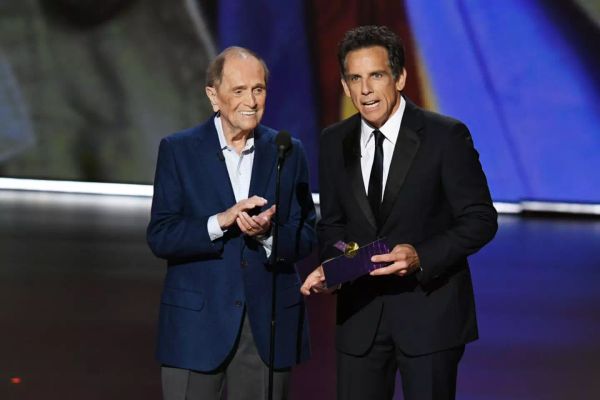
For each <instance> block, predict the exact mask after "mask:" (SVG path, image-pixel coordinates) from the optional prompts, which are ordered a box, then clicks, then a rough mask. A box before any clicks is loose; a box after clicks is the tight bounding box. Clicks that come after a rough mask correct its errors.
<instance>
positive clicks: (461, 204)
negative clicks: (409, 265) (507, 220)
mask: <svg viewBox="0 0 600 400" xmlns="http://www.w3.org/2000/svg"><path fill="white" fill-rule="evenodd" d="M442 151H443V154H442V161H441V181H442V186H443V193H444V195H445V197H446V199H447V201H448V202H449V204H450V207H451V210H452V215H453V222H452V224H451V225H450V227H449V228H448V229H447V230H446V231H444V232H441V233H440V234H438V235H435V236H433V237H431V238H428V239H426V240H425V241H423V242H421V243H417V244H415V248H416V250H417V253H418V255H419V259H420V261H421V266H422V268H423V271H422V272H421V273H420V275H419V277H418V278H419V280H420V282H421V283H422V284H427V283H428V282H429V281H430V280H431V279H433V278H436V277H437V276H439V275H441V274H443V273H444V272H445V271H446V269H447V268H448V267H452V266H455V265H456V264H457V263H460V262H461V260H463V259H465V258H466V257H467V256H468V255H470V254H473V253H475V252H476V251H477V250H479V249H480V248H481V247H483V246H484V245H485V244H486V243H488V242H489V241H490V240H491V239H492V238H493V237H494V235H495V234H496V231H497V229H498V223H497V213H496V210H495V209H494V206H493V203H492V199H491V196H490V192H489V189H488V185H487V180H486V178H485V175H484V173H483V169H482V168H481V164H480V163H479V154H478V153H477V151H476V150H475V148H474V146H473V140H472V138H471V135H470V133H469V131H468V129H467V127H466V126H465V125H464V124H462V123H459V124H456V125H454V126H453V127H452V129H451V132H450V135H449V137H448V140H447V143H446V144H445V146H444V148H443V150H442Z"/></svg>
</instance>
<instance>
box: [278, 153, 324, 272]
mask: <svg viewBox="0 0 600 400" xmlns="http://www.w3.org/2000/svg"><path fill="white" fill-rule="evenodd" d="M294 147H295V149H296V150H297V151H298V154H297V156H296V158H295V160H294V161H295V163H296V164H295V174H294V184H293V190H292V193H291V198H290V213H289V217H288V218H287V220H286V221H285V222H284V223H283V224H281V225H279V244H278V246H279V248H278V250H277V253H278V256H279V258H281V259H285V260H286V261H287V262H296V261H299V260H301V259H302V258H304V257H306V256H308V255H309V254H310V253H311V252H312V250H313V249H314V247H315V244H316V234H315V221H316V212H315V205H314V203H313V199H312V193H311V190H310V185H309V172H308V163H307V161H306V155H305V153H304V148H303V146H302V143H301V142H300V141H295V143H294ZM282 198H284V196H283V195H282Z"/></svg>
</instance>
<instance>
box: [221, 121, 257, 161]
mask: <svg viewBox="0 0 600 400" xmlns="http://www.w3.org/2000/svg"><path fill="white" fill-rule="evenodd" d="M214 122H215V128H216V129H217V136H218V137H219V146H220V148H221V150H230V151H233V149H231V148H230V147H229V146H228V145H227V139H225V133H224V132H223V122H222V121H221V117H220V116H219V114H217V115H216V116H215V120H214ZM252 150H254V131H253V132H252V133H251V134H250V136H248V137H247V138H246V145H245V146H244V149H243V150H242V153H248V152H250V151H252Z"/></svg>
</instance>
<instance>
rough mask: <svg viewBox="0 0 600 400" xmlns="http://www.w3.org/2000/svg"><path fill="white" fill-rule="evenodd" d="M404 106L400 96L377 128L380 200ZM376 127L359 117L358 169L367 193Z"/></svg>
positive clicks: (404, 103) (404, 101) (383, 191)
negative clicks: (380, 144) (380, 157)
mask: <svg viewBox="0 0 600 400" xmlns="http://www.w3.org/2000/svg"><path fill="white" fill-rule="evenodd" d="M405 108H406V100H404V98H403V97H400V106H399V107H398V109H397V110H396V111H395V112H394V113H393V114H392V115H390V117H389V118H388V120H387V121H386V122H385V123H384V124H383V125H382V126H381V128H379V131H380V132H381V133H382V134H383V137H384V140H383V185H382V186H381V200H382V201H383V194H384V193H385V184H386V182H387V178H388V174H389V172H390V164H391V163H392V156H393V155H394V147H395V146H396V140H398V133H399V132H400V125H401V124H402V116H403V115H404V109H405ZM375 129H376V128H374V127H372V126H371V125H370V124H369V123H368V122H367V121H365V120H364V119H361V123H360V155H361V159H360V169H361V171H362V176H363V183H364V185H365V193H369V178H370V177H371V168H373V157H374V156H375V135H373V131H374V130H375Z"/></svg>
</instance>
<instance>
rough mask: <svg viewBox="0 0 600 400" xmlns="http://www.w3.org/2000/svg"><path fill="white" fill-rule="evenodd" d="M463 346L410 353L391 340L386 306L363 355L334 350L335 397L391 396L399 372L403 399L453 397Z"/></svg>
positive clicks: (377, 399)
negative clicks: (369, 346) (336, 378)
mask: <svg viewBox="0 0 600 400" xmlns="http://www.w3.org/2000/svg"><path fill="white" fill-rule="evenodd" d="M464 350H465V346H464V345H463V346H459V347H455V348H452V349H448V350H444V351H439V352H436V353H431V354H425V355H419V356H410V355H407V354H405V353H403V352H402V351H401V350H400V348H399V346H398V344H397V343H394V340H393V338H392V335H391V334H390V332H389V329H387V324H386V317H385V310H384V312H383V315H382V317H381V321H380V323H379V327H378V330H377V335H376V337H375V341H374V343H373V346H372V347H371V349H370V350H369V352H368V353H367V354H365V355H364V356H360V357H359V356H353V355H349V354H345V353H342V352H340V351H338V353H337V377H338V383H337V393H338V395H337V398H338V400H388V399H389V400H391V399H393V397H394V385H395V381H396V372H397V371H399V372H400V377H401V379H402V392H403V394H404V400H453V399H454V398H455V395H456V375H457V369H458V362H459V361H460V359H461V357H462V355H463V353H464Z"/></svg>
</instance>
